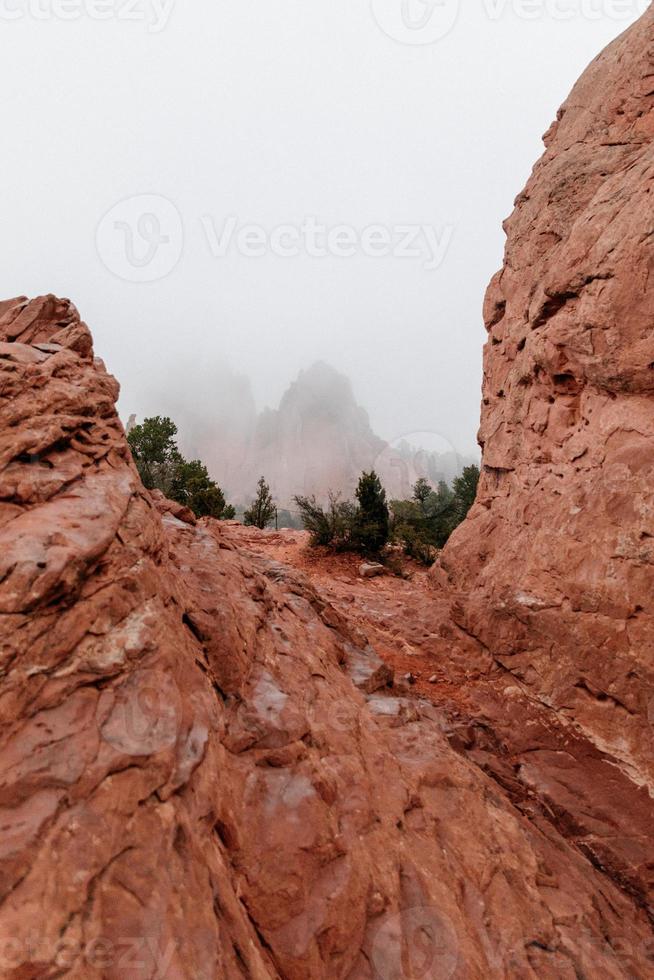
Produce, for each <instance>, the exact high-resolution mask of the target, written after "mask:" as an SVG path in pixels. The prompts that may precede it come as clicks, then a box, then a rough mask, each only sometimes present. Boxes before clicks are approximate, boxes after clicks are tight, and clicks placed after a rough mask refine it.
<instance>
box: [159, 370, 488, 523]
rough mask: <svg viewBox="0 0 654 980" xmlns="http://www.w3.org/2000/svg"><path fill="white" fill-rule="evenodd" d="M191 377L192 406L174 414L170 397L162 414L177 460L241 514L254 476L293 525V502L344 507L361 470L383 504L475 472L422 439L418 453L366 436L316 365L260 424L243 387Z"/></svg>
mask: <svg viewBox="0 0 654 980" xmlns="http://www.w3.org/2000/svg"><path fill="white" fill-rule="evenodd" d="M211 371H212V373H213V368H212V369H211ZM189 373H190V374H191V376H193V379H194V380H193V389H194V391H195V390H196V389H197V391H198V392H199V393H200V395H199V398H196V399H195V400H194V401H193V402H192V404H188V399H186V404H180V405H177V404H176V403H175V399H174V396H173V393H171V392H170V391H168V392H165V393H162V394H161V399H162V401H161V404H164V405H165V406H167V407H166V412H169V411H170V413H171V414H172V417H173V418H174V419H175V420H176V421H177V422H178V423H179V427H180V444H181V446H182V448H183V450H184V452H185V453H186V454H187V455H188V456H189V458H195V457H200V458H201V459H203V460H205V461H206V463H207V465H208V467H209V470H210V472H211V474H212V476H213V478H214V479H215V480H216V481H217V482H218V483H219V485H220V486H221V487H223V488H224V490H225V492H226V494H227V496H228V498H229V500H230V501H231V502H232V503H235V504H237V505H240V506H248V507H249V506H250V504H251V502H252V498H253V496H254V493H255V490H256V485H257V481H258V480H259V478H260V476H261V474H262V473H263V474H265V476H266V480H267V482H268V483H269V485H270V487H271V490H272V492H273V495H274V497H275V500H276V502H277V504H278V505H279V507H280V509H290V510H291V511H295V513H296V516H297V509H296V505H295V503H294V497H295V496H312V495H314V494H315V496H316V497H317V498H318V499H319V500H322V501H324V502H326V501H327V498H328V495H329V493H330V491H332V492H334V493H338V494H341V495H342V496H343V497H345V498H352V497H353V496H354V491H355V489H356V486H357V483H358V481H359V477H360V476H361V473H362V472H363V471H364V470H371V469H375V470H376V471H377V472H378V473H379V475H380V477H381V479H382V482H383V484H384V486H385V487H386V490H387V493H388V496H389V499H392V498H395V499H402V500H404V499H408V498H410V496H411V492H412V487H413V485H414V484H415V482H416V481H417V480H418V478H419V477H421V476H422V477H425V478H426V479H428V480H430V481H431V482H432V484H433V485H434V486H436V485H437V484H438V482H439V480H446V481H447V482H451V480H452V479H453V478H454V477H455V476H458V475H459V473H460V472H461V470H462V469H463V467H464V466H465V465H467V463H469V462H474V460H470V459H467V458H465V457H462V456H459V455H458V454H457V453H455V452H454V451H453V450H451V451H448V452H438V451H434V449H433V447H432V446H431V445H429V444H428V445H427V446H424V445H422V444H421V443H420V440H421V438H423V437H426V438H429V433H422V434H421V433H416V434H415V435H414V436H413V437H412V438H413V441H414V442H415V441H416V440H417V441H418V443H420V444H418V445H414V444H413V443H412V442H411V441H407V440H401V439H400V440H398V441H397V442H395V443H387V442H385V441H384V440H383V439H381V438H379V436H377V435H376V434H375V432H374V431H373V429H372V427H371V425H370V420H369V418H368V414H367V412H366V411H365V410H364V409H363V408H362V407H361V406H360V405H359V404H358V402H357V400H356V398H355V395H354V392H353V389H352V385H351V384H350V381H349V380H348V378H347V377H345V375H343V374H340V373H339V372H338V371H336V370H335V369H334V368H332V367H330V366H329V365H328V364H325V363H323V362H317V363H315V364H313V365H312V366H311V367H310V368H308V369H307V370H305V371H301V372H300V374H299V375H298V377H297V379H296V380H295V381H294V382H293V383H292V384H291V385H290V386H289V387H288V389H287V390H286V392H285V393H284V395H283V397H282V399H281V401H280V404H279V407H278V408H276V409H265V410H264V411H263V412H261V413H259V414H256V413H255V411H254V402H253V399H252V395H251V393H250V390H249V386H248V384H247V382H246V381H245V380H244V379H243V378H240V377H237V376H234V375H230V374H229V372H225V371H223V372H222V373H220V374H219V375H218V377H216V378H214V379H213V380H209V379H210V378H211V375H209V377H207V374H208V368H207V367H206V366H205V368H204V369H203V371H202V372H200V370H199V368H198V367H197V366H196V367H195V369H194V372H189ZM205 392H206V396H205ZM168 406H169V407H168ZM434 438H435V437H434V436H433V434H432V440H433V439H434ZM437 442H438V445H439V446H440V445H441V443H442V442H444V440H442V439H441V440H440V441H437Z"/></svg>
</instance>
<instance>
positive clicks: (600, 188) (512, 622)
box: [0, 13, 654, 980]
mask: <svg viewBox="0 0 654 980" xmlns="http://www.w3.org/2000/svg"><path fill="white" fill-rule="evenodd" d="M653 51H654V15H653V14H652V13H649V14H647V15H646V16H645V18H644V19H643V20H642V21H641V22H640V23H639V24H638V25H637V26H636V27H635V28H634V29H632V30H631V31H630V32H629V33H628V34H627V35H626V37H625V38H624V39H621V40H620V41H618V42H617V43H616V44H615V45H613V46H612V47H611V48H610V49H609V50H608V52H606V53H605V54H604V55H603V56H602V57H601V58H600V59H599V60H598V61H597V62H596V63H595V64H594V65H593V66H591V69H590V70H589V75H588V76H586V78H585V79H584V80H582V82H581V83H580V84H579V86H578V87H577V89H576V90H575V93H574V94H573V96H572V98H571V100H570V101H569V103H568V104H567V108H566V110H565V112H564V114H563V116H562V118H561V120H560V121H559V124H558V127H557V129H556V132H555V133H552V134H550V137H549V148H548V151H547V153H546V155H545V158H544V160H543V161H542V162H541V163H540V164H539V165H538V167H537V168H536V170H535V172H534V177H533V178H532V181H531V183H530V185H529V188H528V190H527V192H526V193H525V195H523V196H522V198H521V199H520V203H519V205H518V209H517V212H516V214H515V215H514V217H513V218H512V219H511V221H510V223H509V226H508V231H509V243H508V250H507V265H506V268H505V270H504V272H503V273H502V274H501V276H500V277H498V278H497V279H496V281H495V284H494V286H493V287H492V290H491V298H490V300H489V304H488V309H489V316H488V320H489V324H490V330H491V339H490V340H489V347H488V350H487V357H486V381H485V385H486V395H485V397H486V399H487V400H488V404H487V405H486V406H485V409H484V419H483V423H482V439H483V441H484V443H485V448H484V451H485V473H484V481H483V485H482V490H481V494H480V499H479V502H478V504H477V505H476V507H475V510H474V512H473V514H472V516H471V519H470V521H469V522H468V523H467V524H466V525H465V526H464V527H463V528H462V529H461V530H460V531H459V532H458V533H457V535H456V537H455V539H454V540H453V542H452V544H451V546H450V547H449V548H448V550H447V552H446V554H445V556H444V558H443V563H442V570H441V573H440V574H441V577H445V576H447V577H449V582H450V587H452V586H453V587H454V588H455V589H457V590H459V591H460V597H459V599H458V600H457V602H456V603H455V606H454V609H455V619H456V621H457V623H458V624H459V627H457V626H456V624H452V623H449V622H447V621H445V620H442V621H440V622H439V621H438V617H439V616H440V615H441V612H440V611H441V609H442V607H443V606H444V605H446V603H445V602H444V598H443V595H441V596H440V597H438V595H437V593H436V592H434V595H433V602H432V603H431V605H429V602H428V597H427V594H425V597H424V600H423V598H422V596H416V595H412V597H411V601H412V602H413V603H415V604H414V605H413V606H412V607H411V609H410V611H409V613H407V614H405V616H404V618H405V619H408V620H409V622H408V625H407V626H406V628H407V631H408V633H407V635H408V636H410V639H411V642H412V643H415V645H416V646H418V645H419V644H420V643H423V644H425V646H426V647H429V649H430V650H431V649H434V650H438V651H439V656H442V657H443V658H444V660H443V663H444V665H445V666H447V660H446V659H445V658H446V657H447V656H449V657H450V658H451V665H452V666H451V670H452V671H453V672H454V671H455V670H456V671H461V678H462V683H465V678H466V677H468V675H470V677H469V683H470V691H469V692H468V695H467V701H468V704H469V711H470V713H471V715H470V719H469V723H468V724H466V725H464V726H463V727H462V728H461V730H460V731H458V732H452V731H450V730H449V728H448V725H449V722H448V719H447V717H446V714H445V713H444V712H443V711H440V710H439V709H438V706H437V705H435V704H434V703H430V702H429V701H428V700H426V698H424V697H421V698H415V697H410V696H409V695H407V693H406V692H403V691H401V690H398V689H397V688H393V687H389V683H390V680H391V677H390V671H389V669H388V667H387V666H385V664H384V663H383V662H382V661H381V660H380V659H379V658H378V656H377V654H376V652H375V650H374V649H373V648H372V646H371V641H374V640H375V638H376V636H377V635H378V634H379V633H380V631H381V629H382V625H383V626H384V628H386V629H389V630H390V628H391V627H392V625H393V624H392V622H390V623H389V622H388V620H392V618H393V617H392V611H384V612H383V617H384V622H383V623H382V622H381V621H380V622H379V623H376V622H374V618H375V616H378V617H381V616H382V614H381V613H380V612H379V610H378V609H377V610H376V609H375V608H373V609H372V611H371V612H369V613H367V614H366V615H367V616H368V619H365V618H363V619H362V618H361V617H359V616H356V615H354V613H352V614H348V608H349V606H350V605H351V603H348V602H346V601H345V599H344V598H343V597H341V598H340V599H339V597H338V596H336V595H335V597H334V602H331V601H328V600H329V599H330V596H328V595H327V594H322V593H321V592H319V591H317V589H316V588H315V587H314V585H312V584H311V582H310V581H309V580H307V579H306V578H305V577H303V576H301V575H299V574H298V573H296V572H294V571H291V570H290V569H289V568H288V567H286V566H285V565H284V564H281V563H279V562H277V561H275V560H273V559H272V558H270V557H268V556H266V555H264V554H260V553H257V552H256V549H255V548H254V547H253V546H252V545H251V543H248V540H247V538H244V537H243V535H242V534H241V533H240V532H237V530H236V529H233V528H230V527H229V526H225V525H220V524H217V523H215V522H211V521H200V522H198V523H197V524H195V523H186V522H185V520H183V518H184V517H186V516H187V515H185V514H184V513H183V512H182V511H180V510H179V509H178V508H174V506H173V505H169V504H168V503H167V502H166V501H164V500H161V499H154V498H153V497H151V496H150V495H149V494H147V493H146V492H145V491H144V490H143V488H142V486H141V485H140V483H139V480H138V477H137V475H136V472H135V470H134V467H133V465H132V463H131V460H130V457H129V453H128V451H127V447H126V443H125V439H124V433H123V431H122V427H121V425H120V423H119V421H118V419H117V417H116V414H115V409H114V402H115V399H116V396H117V384H116V382H115V381H114V380H113V379H112V378H111V377H109V376H108V375H107V374H106V372H105V370H104V367H103V365H102V362H101V361H98V360H94V358H93V352H92V344H91V338H90V334H89V332H88V330H87V328H86V327H85V325H84V324H83V323H81V321H80V319H79V316H78V314H77V311H76V310H75V308H74V307H73V306H72V304H70V303H69V302H68V301H66V300H57V299H55V298H54V297H44V298H42V299H39V300H34V301H32V302H28V301H27V300H24V299H19V300H13V301H8V302H6V303H0V722H1V726H2V727H1V730H0V829H1V833H0V976H2V977H6V978H11V980H27V978H50V977H52V978H54V977H60V976H66V977H71V978H80V980H81V978H84V980H87V978H109V980H113V978H116V980H118V978H121V980H124V978H127V980H132V978H134V980H135V978H139V980H141V978H163V977H166V978H189V980H190V978H194V980H196V978H199V980H215V978H221V980H222V978H228V980H232V978H235V980H236V978H238V980H242V978H243V977H248V978H250V977H252V978H255V980H268V978H284V980H287V978H288V980H314V978H315V980H332V978H336V980H339V978H342V980H401V978H404V977H407V978H408V977H415V976H418V977H422V978H429V980H432V978H439V980H440V978H456V980H468V978H473V980H477V978H479V980H481V978H484V980H486V978H488V977H491V978H514V977H519V978H523V977H524V978H536V977H538V978H561V977H563V978H578V977H595V976H601V977H615V978H619V977H621V978H627V977H637V978H647V977H650V976H651V975H652V972H653V969H654V966H653V964H654V958H653V954H654V950H653V933H652V925H651V921H650V916H651V915H652V907H653V905H654V903H653V902H652V897H651V895H652V880H651V878H652V866H653V858H652V855H653V849H652V837H651V834H652V823H653V821H652V795H651V794H650V793H649V792H648V791H647V789H646V788H645V786H644V783H645V782H646V780H647V779H649V778H650V775H651V742H649V741H648V738H649V736H650V728H649V727H648V722H647V701H648V694H647V691H648V690H650V687H649V685H650V681H651V674H652V654H651V632H652V627H651V623H652V616H651V592H652V576H651V573H650V570H651V564H650V557H651V556H650V552H649V541H650V532H652V528H651V527H650V524H651V521H652V507H651V503H652V495H651V491H650V492H649V493H648V488H649V486H651V472H650V470H651V459H652V456H651V441H650V440H651V393H652V389H653V388H654V382H652V381H651V380H650V374H651V368H650V366H649V365H650V364H651V363H654V353H653V352H652V351H651V349H650V350H649V352H648V344H650V339H649V337H650V335H651V322H652V312H653V305H652V293H651V286H650V281H649V278H648V273H649V268H650V266H651V244H650V243H651V241H652V209H651V207H650V206H648V201H649V197H648V194H649V190H650V188H651V187H652V186H653V185H652V180H651V176H652V163H653V161H652V150H651V147H652V136H653V135H654V126H653V125H652V121H653V120H654V113H652V112H650V107H651V105H652V102H653V99H654V84H653V83H652V78H653V77H654V67H653V65H654V58H653V54H652V52H653ZM523 341H524V343H523ZM541 488H542V489H541ZM180 518H182V519H180ZM652 533H654V532H652ZM362 588H363V586H362ZM365 588H366V589H376V588H377V586H376V585H374V584H372V585H366V586H365ZM368 595H369V597H368V598H367V599H366V600H365V601H367V602H368V603H370V604H371V605H372V606H375V603H377V606H379V605H380V600H379V599H375V596H376V595H377V593H370V594H368V593H366V596H368ZM445 597H446V596H445ZM347 598H348V599H349V598H351V597H349V596H348V597H347ZM407 601H408V600H407ZM423 601H424V603H425V604H426V605H427V606H428V608H427V609H426V610H425V611H424V612H423V611H422V609H421V602H423ZM439 603H440V604H439ZM434 610H436V611H437V612H438V615H436V613H435V612H434ZM397 621H398V622H402V620H401V618H400V614H399V613H398V614H397ZM466 633H467V634H468V635H466ZM470 634H472V635H473V636H472V637H471V635H470ZM473 637H474V638H473ZM477 638H478V639H477ZM462 663H463V664H467V671H465V672H464V671H463V670H461V664H462ZM507 672H510V673H507ZM511 674H512V675H513V676H511ZM484 677H487V678H488V681H487V686H486V687H483V686H481V682H480V681H479V679H480V678H481V679H482V680H483V678H484Z"/></svg>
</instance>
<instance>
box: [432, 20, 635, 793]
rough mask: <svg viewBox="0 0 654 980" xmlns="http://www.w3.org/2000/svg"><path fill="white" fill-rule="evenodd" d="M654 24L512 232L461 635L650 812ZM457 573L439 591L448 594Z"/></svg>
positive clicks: (624, 40)
mask: <svg viewBox="0 0 654 980" xmlns="http://www.w3.org/2000/svg"><path fill="white" fill-rule="evenodd" d="M653 78H654V11H653V10H652V8H650V9H649V11H648V12H647V13H646V14H645V15H644V16H643V17H642V19H641V20H640V21H639V22H638V23H637V24H636V25H635V26H634V27H633V28H632V29H630V30H629V31H628V32H627V33H626V34H625V35H623V36H622V37H621V38H619V39H618V40H617V41H615V42H614V43H613V44H612V45H611V46H610V47H609V48H608V49H607V50H606V51H605V52H604V53H603V54H602V55H600V56H599V57H598V58H597V59H596V60H595V61H594V62H593V63H592V64H591V66H590V67H589V69H588V70H587V72H586V73H585V74H584V76H583V77H582V79H581V80H580V81H579V83H578V84H577V85H576V87H575V88H574V90H573V92H572V94H571V96H570V98H569V99H568V101H567V102H566V103H565V105H564V106H563V108H562V109H561V110H560V112H559V114H558V119H557V121H556V122H555V123H554V125H553V126H552V127H551V129H550V130H549V132H548V133H547V134H546V136H545V143H546V151H545V154H544V156H543V157H542V159H541V160H540V162H539V163H538V164H537V165H536V167H535V169H534V171H533V174H532V176H531V179H530V180H529V183H528V184H527V186H526V188H525V190H524V191H523V192H522V194H521V195H520V196H519V197H518V199H517V201H516V209H515V211H514V213H513V215H512V217H511V218H510V219H509V220H508V222H507V223H506V232H507V236H508V241H507V246H506V261H505V264H504V268H503V269H502V270H501V272H499V273H498V274H497V275H496V276H495V278H494V279H493V282H492V283H491V286H490V288H489V291H488V294H487V298H486V306H485V318H486V325H487V329H488V334H489V337H488V343H487V345H486V351H485V372H484V389H483V409H482V422H481V430H480V442H481V445H482V447H483V475H482V480H481V485H480V491H479V496H478V500H477V503H476V505H475V507H474V509H473V511H472V513H471V515H470V518H469V520H468V521H467V522H466V524H465V525H464V526H463V527H461V528H460V529H459V531H458V532H457V533H456V534H455V535H454V537H453V539H452V541H451V543H450V545H449V546H448V548H447V550H446V553H445V554H444V556H443V558H442V562H441V572H440V575H441V581H443V578H446V580H447V581H448V582H449V585H450V587H452V588H454V589H455V590H456V591H457V592H459V593H460V601H459V602H458V604H457V605H456V606H455V617H456V619H457V622H458V623H459V624H460V625H461V626H462V627H464V628H465V630H466V631H467V632H468V633H469V634H471V635H473V636H474V637H476V638H478V639H479V640H480V641H482V642H483V644H485V646H486V647H487V648H488V649H489V650H490V652H491V653H492V655H493V657H494V658H495V660H496V662H498V663H500V664H501V665H502V666H503V667H504V668H506V669H507V670H508V671H510V672H511V673H512V674H513V675H514V676H515V677H516V678H519V680H520V681H521V682H523V683H524V684H525V685H527V687H528V689H529V691H530V692H531V693H532V694H533V696H534V697H536V698H538V699H539V700H540V701H541V702H542V703H544V704H546V705H548V706H550V707H551V708H552V709H553V710H554V711H555V712H557V713H558V714H559V715H560V716H561V717H567V718H568V719H569V720H570V721H571V722H572V723H573V724H574V726H575V728H576V729H577V730H581V731H582V732H583V733H584V734H585V735H586V736H587V737H588V738H589V739H591V740H592V741H593V742H594V743H595V745H596V746H597V747H598V748H599V749H601V750H603V751H605V752H606V753H608V754H609V755H610V756H611V758H612V759H613V764H614V765H617V766H618V767H619V768H621V769H622V770H623V772H625V773H627V774H628V775H629V776H630V778H631V779H632V780H633V782H634V784H636V785H640V786H643V787H645V786H646V787H648V790H649V793H650V794H651V795H654V737H653V728H652V723H653V722H654V652H653V651H654V489H653V488H654V208H653V204H654V84H653ZM443 573H444V576H443Z"/></svg>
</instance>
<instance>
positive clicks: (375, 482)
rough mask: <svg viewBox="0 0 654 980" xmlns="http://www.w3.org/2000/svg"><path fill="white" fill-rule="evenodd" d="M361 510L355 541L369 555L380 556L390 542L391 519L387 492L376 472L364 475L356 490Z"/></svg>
mask: <svg viewBox="0 0 654 980" xmlns="http://www.w3.org/2000/svg"><path fill="white" fill-rule="evenodd" d="M356 498H357V501H358V502H359V510H358V513H357V516H356V522H355V528H354V535H353V539H354V542H355V543H356V545H357V546H358V548H359V549H360V550H361V551H362V552H363V553H364V554H367V555H371V556H378V555H379V554H381V551H382V548H383V547H384V545H385V544H386V543H387V541H388V535H389V517H388V505H387V503H386V491H385V490H384V488H383V487H382V485H381V482H380V479H379V477H378V476H377V474H376V473H375V472H374V470H373V471H372V472H370V473H362V474H361V478H360V480H359V485H358V487H357V489H356Z"/></svg>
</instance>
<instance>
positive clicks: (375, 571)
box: [359, 562, 386, 578]
mask: <svg viewBox="0 0 654 980" xmlns="http://www.w3.org/2000/svg"><path fill="white" fill-rule="evenodd" d="M385 572H386V569H385V568H384V566H383V565H380V564H379V563H378V562H364V563H363V565H360V566H359V575H360V576H361V578H377V576H378V575H384V574H385Z"/></svg>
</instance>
